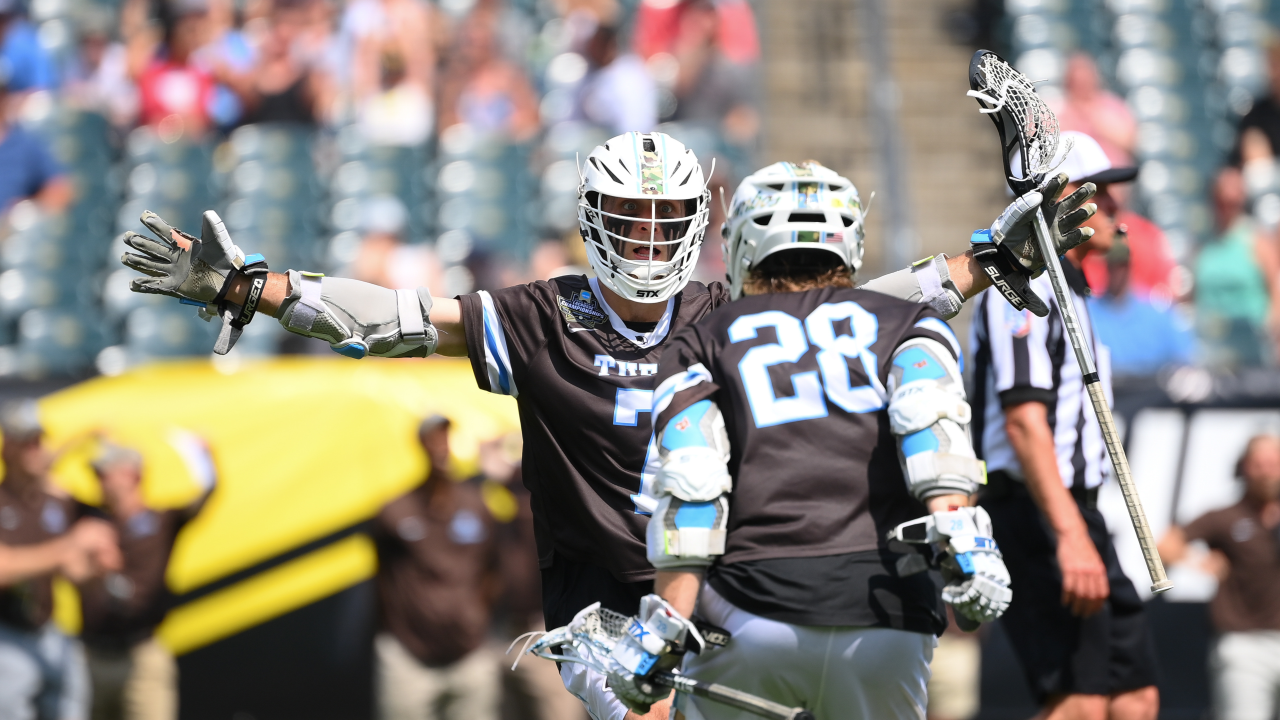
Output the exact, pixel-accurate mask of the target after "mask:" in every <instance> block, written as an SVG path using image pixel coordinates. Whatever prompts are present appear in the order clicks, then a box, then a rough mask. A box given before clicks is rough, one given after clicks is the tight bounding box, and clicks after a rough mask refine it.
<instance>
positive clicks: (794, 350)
mask: <svg viewBox="0 0 1280 720" xmlns="http://www.w3.org/2000/svg"><path fill="white" fill-rule="evenodd" d="M842 320H847V321H848V322H849V329H850V331H851V332H852V335H846V334H840V335H837V334H836V323H838V322H840V321H842ZM770 327H771V328H773V329H774V332H775V333H776V335H777V338H778V341H777V342H774V343H768V344H765V345H757V346H756V347H753V348H751V349H750V350H748V351H747V354H746V355H745V356H744V357H743V358H742V362H740V363H738V374H739V375H740V376H741V377H742V384H743V388H744V389H745V390H746V393H747V402H748V403H749V404H750V405H751V414H752V416H753V417H754V419H755V423H756V427H769V426H771V425H782V424H784V423H790V422H796V421H798V420H812V419H814V418H820V417H826V416H827V403H826V401H825V400H824V396H825V399H826V400H830V401H831V402H832V403H834V404H835V405H836V407H839V408H840V409H842V410H844V411H845V412H851V413H866V412H875V411H877V410H880V409H881V408H883V407H884V405H885V399H886V397H885V391H884V387H883V386H882V385H881V383H880V382H879V378H878V377H877V371H876V367H877V365H878V363H877V361H876V356H875V353H873V352H871V350H869V349H868V348H870V347H871V345H872V344H873V343H875V341H876V336H877V335H878V333H879V323H878V322H877V321H876V316H875V315H872V314H871V313H869V312H867V311H866V310H865V309H863V307H862V306H861V305H859V304H858V303H856V302H853V301H845V302H840V303H826V304H825V305H820V306H818V307H817V308H816V309H815V310H814V311H813V312H811V313H809V316H808V317H806V318H805V319H804V322H803V323H802V322H801V321H800V320H799V319H798V318H796V317H793V316H792V315H789V314H787V313H785V312H782V311H780V310H769V311H766V312H760V313H754V314H752V315H744V316H742V317H740V318H738V319H737V320H735V321H734V323H733V324H732V325H730V326H729V341H730V342H733V343H739V342H742V341H744V340H753V339H755V338H756V337H757V335H758V333H759V331H760V330H761V329H762V328H770ZM810 345H813V346H816V347H817V348H818V350H819V352H818V357H817V360H818V370H817V371H813V370H810V371H808V372H801V373H795V374H794V375H792V376H791V385H792V388H793V389H794V390H795V394H794V395H792V396H790V397H778V396H777V395H776V394H775V393H774V391H773V382H772V381H771V380H770V379H769V368H770V367H771V366H773V365H777V364H779V363H794V362H799V361H800V359H801V358H802V357H804V356H805V354H806V353H807V352H809V346H810ZM854 359H856V360H858V361H860V362H861V363H862V368H863V371H864V372H865V374H866V377H867V378H868V379H869V380H870V382H871V383H872V384H870V385H859V386H857V387H854V386H853V379H852V377H851V375H850V372H849V360H854Z"/></svg>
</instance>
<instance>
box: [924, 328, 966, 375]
mask: <svg viewBox="0 0 1280 720" xmlns="http://www.w3.org/2000/svg"><path fill="white" fill-rule="evenodd" d="M915 326H916V327H918V328H921V329H924V330H932V331H933V332H936V333H938V334H939V335H941V336H942V337H943V338H945V339H946V341H947V343H948V344H949V345H951V351H952V352H954V353H955V354H956V364H957V365H959V366H960V372H964V353H963V352H961V351H960V339H959V338H957V337H956V333H955V331H954V330H952V329H951V326H950V325H948V324H946V323H945V322H943V321H941V320H939V319H938V318H932V317H927V318H924V319H923V320H920V321H919V322H917V323H916V324H915Z"/></svg>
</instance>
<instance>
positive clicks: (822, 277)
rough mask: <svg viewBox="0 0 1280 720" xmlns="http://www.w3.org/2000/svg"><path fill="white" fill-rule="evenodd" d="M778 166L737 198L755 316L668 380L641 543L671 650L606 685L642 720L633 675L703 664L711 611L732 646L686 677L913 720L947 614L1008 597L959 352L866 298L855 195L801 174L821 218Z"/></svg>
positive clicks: (726, 313) (930, 319)
mask: <svg viewBox="0 0 1280 720" xmlns="http://www.w3.org/2000/svg"><path fill="white" fill-rule="evenodd" d="M779 165H780V166H781V165H783V164H779ZM775 168H779V166H773V167H771V168H766V169H765V170H764V171H761V172H760V173H757V174H756V175H753V176H752V177H750V178H748V179H747V180H746V181H744V182H743V183H742V185H741V186H740V187H739V188H738V191H737V193H736V194H735V196H734V199H733V206H732V208H731V210H730V217H729V219H728V221H727V222H726V224H725V228H726V230H725V233H724V234H725V237H726V240H725V242H726V258H727V263H726V264H727V266H728V270H729V279H730V291H731V293H732V295H733V297H734V298H741V299H737V300H735V301H734V302H732V303H729V304H728V305H726V306H724V307H722V308H720V309H717V310H716V311H715V312H713V313H711V314H710V315H708V316H707V317H705V318H703V319H702V320H700V321H699V322H697V323H695V324H694V325H692V326H690V327H687V328H685V329H684V330H683V331H681V332H680V333H678V334H677V335H676V336H675V337H674V338H673V339H672V341H671V345H670V347H668V349H667V351H666V353H665V354H664V355H663V358H662V362H661V363H660V365H659V370H658V380H659V385H658V389H657V390H656V391H655V395H654V408H653V413H654V429H655V432H656V444H657V451H658V455H659V464H660V470H659V471H658V474H657V478H656V480H655V481H654V484H653V490H654V494H655V496H656V497H657V498H658V506H657V508H656V509H655V511H654V513H653V517H652V519H651V520H650V522H649V527H648V538H647V540H648V557H649V560H650V561H651V562H652V563H653V564H654V566H655V567H656V568H657V570H658V573H657V583H656V587H657V593H658V595H660V596H661V597H660V598H659V597H649V598H646V599H645V601H644V602H643V604H642V612H641V614H640V615H639V617H638V620H639V622H640V623H641V626H642V627H644V628H645V629H646V631H647V632H649V634H650V635H653V636H658V637H662V638H666V639H669V640H672V642H671V643H669V644H668V645H669V648H663V649H662V650H659V651H658V652H657V653H654V652H653V648H650V649H649V651H650V654H651V655H658V656H659V657H658V659H657V660H655V661H651V662H650V661H642V662H639V663H635V662H632V663H628V662H626V660H625V659H624V660H619V661H618V662H616V663H615V664H614V667H613V669H612V670H611V672H610V683H611V684H612V686H613V687H614V688H615V690H616V692H617V693H618V694H619V696H620V697H622V698H623V699H624V700H626V701H627V702H629V703H633V704H634V705H633V706H634V707H637V708H640V709H643V708H644V706H645V704H646V703H647V702H652V701H654V700H655V698H656V697H658V695H657V694H651V695H646V694H645V693H644V692H643V688H644V687H645V684H644V683H642V682H637V678H640V679H642V676H643V674H644V673H643V672H640V671H639V670H637V669H634V668H633V667H628V665H634V666H636V667H638V668H641V669H645V670H646V671H647V667H648V666H651V665H652V666H655V667H662V666H663V665H664V662H663V660H662V658H661V655H662V653H663V652H665V651H666V650H668V649H670V648H684V647H688V646H690V645H692V646H693V647H694V648H697V645H698V643H697V642H696V637H697V635H698V633H697V631H696V630H695V629H692V628H691V627H690V626H689V623H688V621H686V620H685V618H691V617H692V615H693V611H694V609H695V605H696V608H697V611H698V613H699V615H700V616H701V617H702V618H703V619H705V620H706V621H709V622H710V623H711V624H712V625H715V626H718V627H719V628H722V629H724V630H726V631H727V632H728V634H729V635H730V636H731V639H730V640H729V642H728V644H727V645H726V646H725V647H724V648H722V649H716V650H703V651H702V652H701V653H700V654H697V655H692V654H691V655H687V656H686V659H685V661H684V668H683V669H684V672H685V673H687V674H689V675H690V676H691V677H694V678H695V679H697V680H699V681H701V682H709V683H719V684H721V685H725V686H728V687H733V688H738V689H743V690H748V691H750V692H752V693H756V694H758V695H761V696H763V697H764V698H766V699H768V700H772V701H774V702H778V703H781V704H783V705H786V706H798V707H803V708H805V709H808V710H811V711H812V712H813V713H814V715H815V716H816V717H820V718H837V717H860V718H861V717H865V718H903V719H904V720H905V719H907V718H911V719H913V720H914V719H916V718H920V717H923V716H924V712H925V705H926V693H925V686H926V683H927V682H928V678H929V661H930V659H931V658H932V654H933V647H934V645H935V636H936V635H938V634H940V633H941V632H942V631H943V629H944V628H945V627H946V612H945V609H944V608H943V607H942V606H941V604H940V600H943V599H945V600H946V601H947V602H949V603H951V605H952V606H953V608H954V609H955V611H956V613H957V615H958V616H960V617H962V618H965V620H966V621H968V622H971V623H973V624H976V623H978V622H987V621H990V620H994V619H995V618H996V617H998V616H999V615H1000V614H1001V613H1002V612H1003V611H1004V609H1005V608H1006V607H1007V606H1008V604H1009V601H1010V599H1011V597H1012V592H1011V589H1010V587H1009V577H1008V573H1007V571H1006V570H1005V568H1004V564H1003V562H1002V561H1001V556H1000V553H999V551H998V549H997V548H996V546H995V543H994V541H993V540H992V539H991V534H992V533H991V527H990V520H989V519H988V518H987V516H986V513H985V511H983V510H981V509H979V508H974V507H969V505H970V502H969V499H970V496H971V495H972V494H974V493H975V492H976V491H977V490H978V488H979V487H980V485H981V483H982V482H983V481H984V476H985V472H984V469H983V466H982V463H981V462H980V461H978V460H977V459H976V457H975V456H974V452H973V448H972V447H971V445H970V443H969V438H968V433H967V427H968V423H969V419H970V413H969V406H968V404H967V403H966V401H965V395H964V387H963V381H962V379H961V376H960V368H961V362H962V359H961V351H960V344H959V342H958V341H957V339H956V336H955V335H954V333H952V331H951V329H950V328H949V327H948V326H947V324H946V323H945V322H944V321H943V320H942V318H941V317H940V316H939V314H938V313H937V312H936V311H935V310H934V309H932V308H930V307H928V306H926V305H922V304H917V303H909V302H903V301H902V300H900V299H897V298H892V297H888V296H886V295H883V294H880V293H876V292H869V291H866V290H862V289H854V276H855V274H856V272H857V270H858V268H859V266H860V264H861V258H862V234H861V233H860V232H847V231H845V229H844V228H843V227H842V226H841V220H840V207H841V206H842V204H843V203H844V202H845V201H846V199H847V197H848V194H849V193H853V192H856V191H853V190H852V184H851V183H849V181H848V180H847V179H845V178H842V177H840V176H838V175H837V174H836V173H834V172H832V171H830V170H827V169H826V168H823V167H821V166H818V165H816V164H814V165H810V166H808V169H809V170H810V173H811V175H812V177H813V178H814V180H816V181H817V182H819V183H821V184H822V185H823V186H824V190H825V192H823V193H821V194H819V198H820V199H819V201H818V202H812V201H811V199H809V198H805V197H804V196H803V195H801V194H798V193H796V192H795V186H796V184H797V182H798V181H797V180H796V179H794V178H790V179H788V178H787V177H786V175H785V173H784V172H781V171H778V170H775ZM783 169H785V168H783ZM837 188H843V191H841V190H837ZM799 211H803V212H804V213H805V215H806V219H805V220H803V221H801V222H796V221H795V214H794V213H797V212H799ZM779 216H781V218H782V219H781V221H779ZM788 218H790V220H791V221H788ZM899 526H901V527H899ZM891 535H892V536H893V537H895V538H897V539H899V540H904V539H905V540H911V541H919V542H922V543H927V544H922V545H919V546H915V547H913V546H910V545H905V544H901V543H893V544H891ZM935 551H936V552H937V556H936V557H935V556H934V552H935ZM935 560H936V561H940V562H941V564H942V566H943V568H944V572H946V573H947V575H948V578H949V583H948V584H947V585H946V587H945V588H944V589H943V590H942V592H941V593H939V590H938V587H937V585H936V584H935V580H934V576H933V574H932V573H930V572H928V569H929V565H930V564H933V563H934V562H935ZM639 636H640V637H641V638H644V634H643V633H639ZM630 638H631V636H628V637H627V638H624V640H623V641H622V643H620V645H622V644H627V643H632V642H633V641H632V640H631V639H630ZM691 638H694V639H695V641H693V642H691V641H690V639H691ZM614 655H616V656H617V657H619V658H632V657H637V656H639V657H641V658H644V656H643V655H642V654H639V653H634V652H627V651H625V650H624V651H621V652H616V653H614ZM646 660H647V659H646ZM665 664H666V665H670V664H671V663H670V661H669V660H667V661H666V663H665ZM677 706H678V708H679V709H680V710H681V711H682V712H683V713H684V716H685V718H688V719H689V720H704V719H705V720H721V719H727V718H738V717H748V716H747V715H745V714H743V713H742V712H741V711H739V710H736V709H731V708H728V707H726V706H723V705H719V704H716V703H714V702H710V701H707V700H703V699H700V698H693V697H689V696H684V695H681V696H680V699H679V700H677Z"/></svg>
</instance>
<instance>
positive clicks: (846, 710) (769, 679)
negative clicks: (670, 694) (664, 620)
mask: <svg viewBox="0 0 1280 720" xmlns="http://www.w3.org/2000/svg"><path fill="white" fill-rule="evenodd" d="M698 614H699V615H701V616H702V617H704V618H706V619H707V620H708V621H710V622H711V623H712V624H713V625H719V626H720V627H723V628H724V629H726V630H728V631H729V632H730V633H731V634H732V635H733V639H732V640H730V641H729V644H728V645H726V646H724V647H723V648H721V649H719V650H711V651H708V652H706V653H704V654H702V655H690V656H689V657H688V659H686V660H685V663H684V673H685V674H687V675H690V676H692V677H694V678H697V679H698V680H700V681H702V682H714V683H720V684H722V685H726V686H728V687H731V688H734V689H737V690H742V691H744V692H749V693H752V694H754V695H759V696H761V697H764V698H767V699H769V700H773V701H774V702H779V703H782V704H784V705H788V706H791V707H803V708H805V709H807V710H811V711H813V714H814V715H815V716H817V717H819V718H842V720H855V719H859V718H865V719H866V720H923V718H924V716H925V707H926V704H927V697H928V696H927V694H926V692H925V687H926V685H927V684H928V682H929V662H930V661H931V660H932V659H933V648H934V646H935V645H936V644H937V638H935V637H934V636H933V635H925V634H921V633H913V632H907V631H905V630H891V629H886V628H856V627H810V626H804V625H791V624H789V623H784V622H778V621H776V620H768V619H766V618H762V617H760V616H758V615H753V614H752V613H749V612H747V611H746V610H743V609H741V608H738V607H736V606H734V605H733V604H731V603H730V602H729V601H728V600H725V599H724V598H723V597H721V596H720V594H719V593H717V592H716V591H715V590H713V589H712V588H711V586H710V585H703V588H702V594H701V595H699V597H698ZM676 707H677V708H679V709H680V710H681V712H683V713H684V716H685V720H739V719H741V720H752V719H754V718H755V716H754V715H751V714H749V713H746V712H744V711H742V710H736V709H734V708H731V707H728V706H726V705H721V704H720V703H716V702H713V701H711V700H705V699H702V698H695V697H689V696H686V695H683V694H681V695H678V696H677V699H676Z"/></svg>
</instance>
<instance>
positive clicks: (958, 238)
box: [760, 0, 1007, 324]
mask: <svg viewBox="0 0 1280 720" xmlns="http://www.w3.org/2000/svg"><path fill="white" fill-rule="evenodd" d="M860 1H861V0H860ZM881 2H882V3H883V9H884V13H885V22H886V25H887V26H888V28H887V29H888V32H889V36H890V52H891V63H892V66H893V72H894V75H895V79H896V80H897V83H898V89H899V102H900V104H899V108H898V121H899V127H900V128H901V132H902V143H903V146H904V150H905V153H906V156H907V160H908V166H907V168H906V177H907V184H908V188H907V191H908V196H909V202H910V208H911V210H912V219H913V222H914V224H915V229H916V233H917V237H918V242H919V245H918V252H917V254H918V255H919V256H920V257H923V256H925V255H928V254H931V253H937V252H943V251H950V252H952V253H954V252H955V251H956V250H958V249H963V248H964V247H965V245H966V242H967V240H968V237H969V233H970V232H971V231H972V230H974V229H977V228H982V227H986V226H988V225H990V224H991V221H992V220H993V219H994V218H995V216H996V215H997V214H998V213H999V212H1000V210H1001V209H1002V208H1003V207H1004V206H1005V204H1006V203H1007V199H1006V196H1005V184H1004V172H1003V169H1002V168H1001V165H1000V159H999V143H998V142H997V139H996V133H995V129H994V128H993V127H992V125H991V122H990V121H989V120H987V119H986V118H985V117H982V116H981V115H979V114H978V109H977V103H976V102H975V101H973V100H972V99H970V98H968V97H965V91H967V90H968V89H969V85H968V80H967V79H966V73H967V72H968V68H969V59H970V57H971V56H972V54H973V49H972V48H970V47H967V46H963V45H958V44H956V43H954V42H953V41H952V40H951V39H950V38H949V37H948V36H947V34H946V32H945V28H944V19H945V15H946V13H947V12H948V11H949V10H951V9H954V8H955V7H957V6H958V5H959V4H960V3H959V2H957V0H881ZM858 21H859V14H858V8H857V6H856V4H855V3H852V2H848V0H807V1H806V2H803V3H797V2H790V1H788V0H769V1H768V2H764V3H762V4H761V5H760V26H761V31H762V35H763V38H762V40H763V42H764V46H765V47H764V56H765V58H766V63H765V66H764V68H763V74H764V82H765V92H764V97H765V102H764V113H765V117H764V126H765V133H764V152H763V154H762V162H774V161H777V160H793V161H795V160H804V159H808V158H812V159H815V160H819V161H821V162H823V163H824V164H827V165H829V166H831V167H833V168H835V169H836V170H839V171H840V172H841V173H844V174H846V175H847V176H848V177H850V178H851V179H852V180H853V181H854V182H855V183H856V184H857V186H858V190H859V192H861V193H862V197H863V200H864V202H865V200H866V199H867V197H868V196H869V195H870V193H871V192H872V191H873V190H874V191H875V192H876V195H877V197H876V200H875V201H874V202H873V203H872V207H871V212H870V215H869V216H868V228H867V230H868V242H867V256H866V267H867V269H868V275H870V274H874V273H876V272H877V271H879V270H882V269H888V268H884V266H883V260H882V258H883V246H882V242H883V239H884V238H885V237H886V234H885V232H884V228H883V227H882V225H881V222H882V220H883V218H884V217H885V215H884V209H885V200H886V199H887V198H886V189H885V188H884V182H883V181H882V180H881V170H880V168H879V167H878V165H879V157H878V155H877V146H876V138H875V137H874V135H873V132H872V124H871V120H870V115H869V111H870V109H871V108H870V105H869V98H868V93H867V87H868V83H869V78H868V67H869V66H868V62H867V57H866V53H865V45H864V42H863V38H862V34H861V29H860V27H859V22H858ZM962 324H963V323H962Z"/></svg>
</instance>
